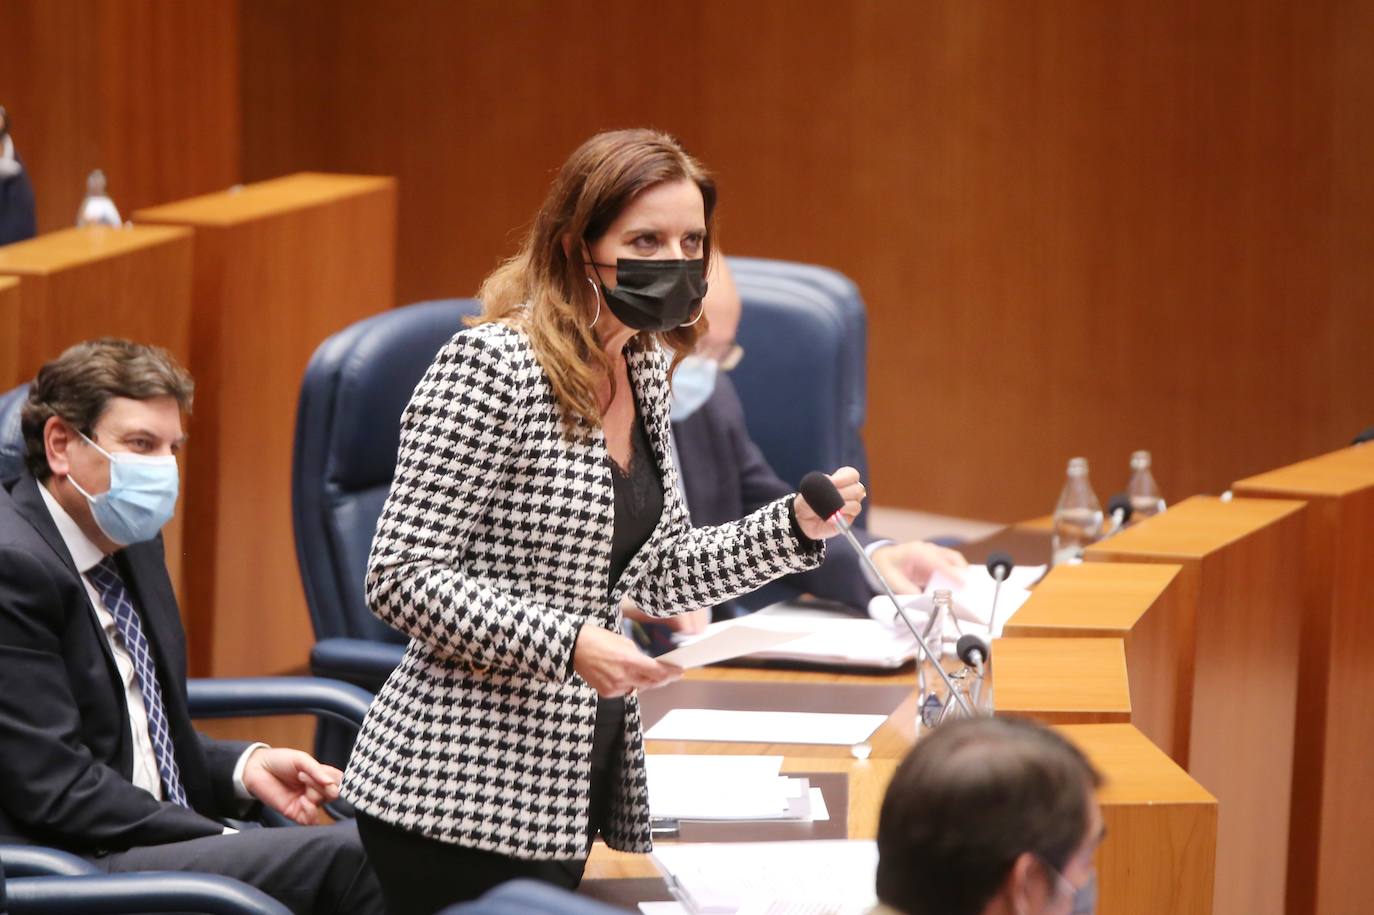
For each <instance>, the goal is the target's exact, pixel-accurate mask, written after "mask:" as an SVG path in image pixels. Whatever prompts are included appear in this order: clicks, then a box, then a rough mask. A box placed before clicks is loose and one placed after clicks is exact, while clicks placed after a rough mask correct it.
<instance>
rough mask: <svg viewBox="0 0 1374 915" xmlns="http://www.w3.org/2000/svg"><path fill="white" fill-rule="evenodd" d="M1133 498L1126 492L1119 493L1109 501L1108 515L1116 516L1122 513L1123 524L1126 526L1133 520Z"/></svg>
mask: <svg viewBox="0 0 1374 915" xmlns="http://www.w3.org/2000/svg"><path fill="white" fill-rule="evenodd" d="M1132 511H1134V509H1132V508H1131V497H1130V496H1128V495H1126V494H1125V493H1124V492H1119V493H1117V494H1116V495H1114V496H1112V497H1111V498H1110V499H1108V500H1107V514H1109V515H1115V514H1118V513H1120V515H1121V523H1122V524H1125V523H1126V522H1127V521H1130V520H1131V512H1132Z"/></svg>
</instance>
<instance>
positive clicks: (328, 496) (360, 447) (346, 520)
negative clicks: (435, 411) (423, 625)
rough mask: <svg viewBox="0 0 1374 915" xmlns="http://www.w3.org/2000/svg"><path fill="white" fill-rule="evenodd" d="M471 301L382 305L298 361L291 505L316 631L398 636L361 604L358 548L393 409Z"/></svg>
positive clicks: (380, 494)
mask: <svg viewBox="0 0 1374 915" xmlns="http://www.w3.org/2000/svg"><path fill="white" fill-rule="evenodd" d="M478 310H479V308H478V304H477V302H476V300H474V299H444V300H440V301H433V302H420V303H418V304H415V305H407V306H405V307H402V308H396V309H393V310H391V311H387V312H383V313H382V314H379V315H375V316H374V317H371V318H368V319H366V320H363V321H360V322H358V323H357V324H354V325H352V326H350V327H347V328H345V329H344V330H341V331H339V332H338V333H336V334H334V335H333V336H331V337H330V338H329V339H327V340H325V341H324V342H323V343H322V344H320V346H319V348H318V349H317V350H315V354H314V356H312V357H311V359H310V364H309V365H308V366H307V367H306V370H305V380H304V381H303V382H302V384H301V397H300V403H299V406H298V409H297V413H296V442H295V456H294V461H293V468H292V479H291V513H292V518H293V521H294V525H295V534H296V556H297V559H298V561H299V565H300V570H301V580H302V584H303V585H304V586H305V596H306V603H307V604H308V605H309V607H310V617H311V620H312V622H313V623H314V626H315V636H316V638H320V639H324V638H331V637H349V638H362V639H370V640H373V641H390V642H397V643H403V642H405V638H404V637H403V636H402V635H401V634H400V633H398V632H396V631H394V630H392V629H390V628H389V627H387V626H386V625H385V624H383V623H382V622H381V621H379V620H378V619H377V618H376V617H374V616H373V615H372V613H371V612H369V610H368V608H367V600H366V598H365V596H364V592H363V585H364V575H365V572H366V569H367V556H368V552H369V550H370V549H371V546H372V535H373V532H374V531H375V530H376V528H377V519H378V518H379V517H380V516H381V513H382V506H383V504H384V503H385V502H386V496H387V492H388V491H389V490H390V487H391V478H392V475H393V474H394V473H395V470H396V452H397V449H398V448H399V446H400V419H401V413H402V412H403V411H404V410H405V406H406V404H407V403H409V401H410V396H411V394H412V393H413V392H414V390H415V386H416V385H417V384H418V383H419V382H420V378H421V377H422V376H423V375H424V373H425V370H426V369H428V368H429V364H430V363H431V362H432V361H433V360H434V356H435V354H436V353H438V352H439V349H440V348H441V347H442V346H443V345H444V344H445V343H447V342H448V340H449V339H450V338H451V337H452V336H453V335H454V334H455V333H457V332H458V331H459V330H461V329H462V327H463V323H462V322H463V318H464V317H465V316H467V315H473V314H476V313H477V312H478Z"/></svg>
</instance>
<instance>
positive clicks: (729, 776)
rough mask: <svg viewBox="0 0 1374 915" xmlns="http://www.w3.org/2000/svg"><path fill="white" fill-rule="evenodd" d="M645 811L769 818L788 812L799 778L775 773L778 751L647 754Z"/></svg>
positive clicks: (719, 817) (694, 817) (779, 760)
mask: <svg viewBox="0 0 1374 915" xmlns="http://www.w3.org/2000/svg"><path fill="white" fill-rule="evenodd" d="M645 766H646V771H647V774H648V781H649V813H650V814H651V815H652V816H655V817H667V818H674V819H679V820H770V819H779V818H784V817H786V816H787V809H788V798H789V797H796V796H798V794H799V790H798V786H799V785H800V780H799V779H791V778H785V777H783V776H781V775H779V774H778V770H779V769H781V768H782V757H781V756H690V755H689V756H674V755H670V754H658V753H653V754H650V755H649V756H648V757H646V759H645Z"/></svg>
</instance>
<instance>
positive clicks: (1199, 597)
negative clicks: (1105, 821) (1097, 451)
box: [1087, 496, 1305, 915]
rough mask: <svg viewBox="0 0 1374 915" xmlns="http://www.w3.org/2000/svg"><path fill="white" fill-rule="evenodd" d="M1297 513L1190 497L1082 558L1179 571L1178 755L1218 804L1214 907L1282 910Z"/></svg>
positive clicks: (1298, 506)
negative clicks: (1184, 694)
mask: <svg viewBox="0 0 1374 915" xmlns="http://www.w3.org/2000/svg"><path fill="white" fill-rule="evenodd" d="M1304 509H1305V503H1302V502H1292V501H1279V500H1262V499H1236V500H1233V501H1231V502H1221V501H1220V500H1218V499H1213V498H1209V497H1202V496H1198V497H1194V498H1191V499H1188V500H1185V501H1183V502H1181V503H1179V504H1177V505H1175V506H1173V507H1172V508H1170V509H1169V510H1168V511H1167V512H1165V513H1164V514H1162V515H1158V516H1156V517H1154V518H1150V519H1149V520H1147V521H1144V522H1142V523H1140V524H1138V525H1136V526H1134V527H1132V528H1130V529H1128V530H1126V531H1124V532H1122V533H1121V534H1120V535H1118V536H1116V537H1113V538H1112V539H1111V540H1109V541H1107V542H1105V543H1102V544H1098V545H1095V546H1092V547H1089V548H1088V550H1087V558H1088V559H1089V560H1090V561H1125V562H1157V563H1169V564H1175V563H1176V564H1179V565H1182V567H1183V568H1182V570H1181V571H1180V572H1179V574H1178V578H1177V584H1176V587H1178V588H1179V593H1180V595H1181V599H1182V600H1183V601H1184V606H1185V607H1187V608H1189V611H1190V612H1191V615H1192V617H1193V619H1194V621H1195V628H1194V632H1195V636H1194V646H1193V648H1192V652H1193V654H1194V657H1195V664H1194V674H1193V682H1192V695H1191V696H1190V697H1189V709H1190V712H1189V716H1188V725H1189V726H1188V730H1187V734H1186V735H1184V737H1183V740H1182V745H1181V749H1180V752H1181V753H1182V758H1184V759H1186V760H1187V769H1188V771H1189V773H1191V774H1192V776H1193V777H1194V778H1196V779H1197V780H1198V781H1199V782H1200V783H1201V784H1202V785H1204V786H1205V787H1206V788H1207V789H1208V790H1209V791H1211V792H1212V793H1213V794H1215V795H1216V797H1217V799H1218V801H1219V802H1220V804H1221V819H1220V822H1219V827H1218V841H1217V875H1216V900H1215V906H1216V910H1217V911H1218V912H1224V913H1230V912H1245V913H1247V915H1261V913H1275V915H1277V913H1280V912H1282V911H1283V910H1284V887H1285V882H1286V881H1285V873H1286V869H1287V861H1288V830H1289V821H1290V810H1291V803H1290V801H1291V795H1292V784H1293V751H1294V729H1295V716H1296V707H1297V671H1298V633H1299V624H1300V613H1299V611H1300V607H1301V602H1302V594H1301V590H1300V588H1301V584H1300V579H1299V576H1300V574H1301V569H1300V563H1295V562H1294V561H1293V557H1295V556H1298V555H1299V554H1300V550H1301V548H1302V543H1303V528H1304V518H1303V512H1304Z"/></svg>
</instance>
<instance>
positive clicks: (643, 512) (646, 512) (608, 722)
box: [589, 413, 663, 836]
mask: <svg viewBox="0 0 1374 915" xmlns="http://www.w3.org/2000/svg"><path fill="white" fill-rule="evenodd" d="M606 463H607V464H608V465H610V468H611V478H612V480H613V481H614V483H615V528H614V531H613V533H612V534H611V574H610V578H609V581H607V582H606V590H607V591H610V590H613V589H614V588H615V584H616V582H617V581H619V580H620V576H621V574H622V573H624V571H625V568H626V566H628V565H629V564H630V560H631V559H633V558H634V555H635V553H638V552H639V548H640V547H642V546H643V545H644V544H645V542H646V541H647V540H648V539H649V537H650V535H651V534H653V532H654V528H655V527H657V526H658V519H659V517H660V516H661V515H662V514H663V480H662V479H661V478H660V477H659V474H658V467H657V465H656V464H655V463H654V452H653V449H652V448H651V447H650V446H649V433H648V432H647V431H645V429H644V421H643V420H642V419H641V418H640V417H639V414H638V413H636V414H635V423H634V426H633V427H632V428H631V430H630V466H629V467H627V468H621V467H620V466H619V465H617V464H616V462H615V460H614V459H613V458H612V457H611V456H610V454H607V455H606ZM624 719H625V700H624V699H622V698H615V699H600V700H598V701H597V703H596V734H595V737H594V738H593V740H592V760H591V762H592V779H593V782H597V781H601V780H603V779H606V778H609V777H610V776H611V772H612V769H613V761H614V759H615V756H616V750H617V748H618V746H619V744H620V737H621V735H622V733H623V732H624V724H623V722H624ZM592 793H593V801H596V800H597V799H598V791H597V789H596V788H595V787H594V788H593V789H592ZM600 795H601V796H602V797H605V796H607V795H606V792H605V791H604V790H603V791H602V792H600ZM597 806H600V805H598V804H596V803H593V804H592V807H593V809H592V811H591V820H592V822H591V823H590V824H589V825H590V827H591V828H590V834H591V835H592V836H595V834H596V830H597V829H598V828H599V827H600V826H601V825H602V822H601V821H602V820H603V819H604V816H605V811H604V810H597V809H595V808H596V807H597Z"/></svg>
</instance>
